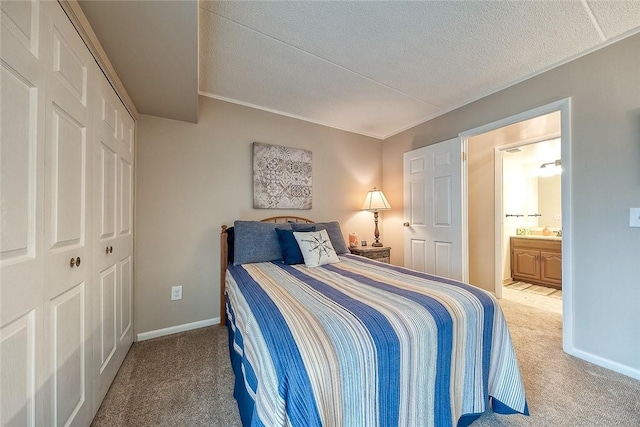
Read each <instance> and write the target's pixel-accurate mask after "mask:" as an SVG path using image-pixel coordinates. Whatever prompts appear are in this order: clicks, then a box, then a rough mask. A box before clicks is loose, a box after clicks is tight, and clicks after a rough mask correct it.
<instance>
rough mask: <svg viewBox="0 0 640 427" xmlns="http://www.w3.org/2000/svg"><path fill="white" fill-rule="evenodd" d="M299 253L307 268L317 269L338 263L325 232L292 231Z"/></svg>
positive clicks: (338, 260)
mask: <svg viewBox="0 0 640 427" xmlns="http://www.w3.org/2000/svg"><path fill="white" fill-rule="evenodd" d="M293 237H295V238H296V241H297V242H298V246H300V252H302V257H303V258H304V265H306V266H307V267H318V266H320V265H325V264H333V263H335V262H340V259H339V258H338V255H337V254H336V251H335V250H334V249H333V245H331V240H330V239H329V234H328V233H327V230H320V231H310V232H301V231H294V232H293Z"/></svg>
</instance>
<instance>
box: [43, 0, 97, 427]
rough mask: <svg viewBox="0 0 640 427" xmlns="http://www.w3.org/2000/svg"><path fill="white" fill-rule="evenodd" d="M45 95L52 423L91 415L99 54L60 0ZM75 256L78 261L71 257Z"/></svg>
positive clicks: (78, 421)
mask: <svg viewBox="0 0 640 427" xmlns="http://www.w3.org/2000/svg"><path fill="white" fill-rule="evenodd" d="M40 7H41V8H43V9H45V10H46V13H47V14H48V15H49V20H48V21H47V28H45V29H44V31H45V34H46V35H47V36H46V38H45V43H44V44H45V46H44V50H45V52H46V54H45V60H44V65H45V69H46V72H47V94H46V97H45V116H46V128H45V161H46V163H45V186H46V191H45V223H46V226H45V260H46V262H45V264H46V266H45V281H46V283H45V288H46V300H45V305H44V307H45V308H44V311H45V313H44V317H45V325H47V328H46V330H45V334H44V335H45V346H46V347H45V358H46V360H45V362H44V363H45V366H46V367H47V368H46V370H47V371H48V372H49V375H50V377H49V378H48V383H47V385H46V387H45V393H44V395H45V410H46V413H47V418H48V419H49V420H50V423H49V425H53V426H74V425H79V426H83V425H87V424H88V423H89V422H90V421H91V416H92V412H91V409H92V408H91V396H90V393H89V391H90V390H91V388H90V370H89V366H90V363H91V346H90V337H91V335H92V332H93V331H92V327H91V322H90V319H91V307H90V301H91V298H90V295H91V280H92V277H91V273H92V265H91V258H92V253H91V207H92V204H91V203H92V199H91V196H92V171H93V165H92V137H93V136H92V135H91V133H90V132H89V130H88V129H89V128H90V120H91V117H90V116H91V115H90V107H89V106H90V105H91V103H92V102H95V100H94V99H93V97H92V94H93V92H92V91H91V90H90V89H91V88H92V87H95V86H94V85H95V82H93V81H91V79H92V77H93V76H94V75H95V73H93V72H91V67H96V64H95V61H94V60H93V58H92V57H91V55H90V54H89V52H88V50H87V49H86V47H85V46H84V43H83V42H82V40H81V39H80V36H79V35H78V34H77V32H76V31H75V29H74V28H73V26H72V25H71V23H70V22H69V20H68V18H67V16H66V15H65V14H64V12H63V11H62V9H61V8H60V7H59V5H58V4H57V3H54V2H43V3H41V4H40ZM71 260H73V262H72V261H71Z"/></svg>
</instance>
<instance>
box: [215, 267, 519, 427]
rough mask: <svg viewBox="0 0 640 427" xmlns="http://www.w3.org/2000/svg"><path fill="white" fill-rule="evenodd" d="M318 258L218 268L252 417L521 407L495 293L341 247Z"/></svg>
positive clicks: (434, 415)
mask: <svg viewBox="0 0 640 427" xmlns="http://www.w3.org/2000/svg"><path fill="white" fill-rule="evenodd" d="M340 260H341V262H339V263H336V264H331V265H325V266H322V267H317V268H307V267H305V266H304V265H295V266H288V265H283V264H280V263H277V262H274V263H259V264H245V265H242V266H236V267H234V266H229V269H228V271H227V298H228V300H227V312H228V316H229V317H228V319H229V324H230V327H231V329H232V333H233V337H234V338H233V343H232V348H233V350H232V351H235V352H236V353H237V356H238V357H239V358H240V360H241V367H242V372H243V375H244V386H245V387H246V388H247V392H248V394H249V395H250V397H251V398H252V399H253V400H254V401H255V408H254V412H253V415H252V417H253V419H252V421H251V423H252V425H265V426H289V425H293V426H320V425H323V426H367V427H369V426H438V427H440V426H451V425H458V424H459V423H460V424H466V423H468V422H471V421H472V420H473V419H474V418H475V416H477V414H480V413H482V412H484V411H486V410H487V409H488V406H489V400H490V399H489V396H491V397H492V403H493V410H494V411H496V412H502V413H515V412H520V413H528V410H527V404H526V400H525V394H524V386H523V383H522V379H521V376H520V371H519V368H518V363H517V360H516V357H515V353H514V349H513V345H512V343H511V337H510V335H509V331H508V329H507V325H506V322H505V319H504V316H503V314H502V311H501V310H500V307H499V305H498V303H497V301H496V300H495V299H494V298H493V297H492V296H491V295H490V294H488V293H486V292H484V291H482V290H479V289H477V288H474V287H472V286H468V285H465V284H462V283H459V282H456V281H452V280H448V279H443V278H439V277H436V276H431V275H427V274H424V273H418V272H415V271H412V270H408V269H405V268H402V267H395V266H390V265H387V264H382V263H379V262H376V261H371V260H368V259H366V258H362V257H356V256H353V255H346V256H341V257H340Z"/></svg>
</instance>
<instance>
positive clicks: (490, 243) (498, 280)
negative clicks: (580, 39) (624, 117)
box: [460, 98, 573, 345]
mask: <svg viewBox="0 0 640 427" xmlns="http://www.w3.org/2000/svg"><path fill="white" fill-rule="evenodd" d="M570 104H571V102H570V99H569V98H567V99H564V100H560V101H557V102H554V103H551V104H548V105H545V106H542V107H538V108H536V109H533V110H530V111H527V112H524V113H521V114H517V115H515V116H512V117H508V118H505V119H502V120H498V121H496V122H493V123H489V124H487V125H483V126H480V127H477V128H475V129H471V130H469V131H466V132H463V133H461V134H460V137H461V138H462V144H463V150H464V152H465V153H466V154H467V158H468V161H467V162H466V163H465V165H464V166H463V203H464V206H463V217H464V218H463V223H464V224H466V229H465V230H464V231H463V232H464V235H463V244H466V245H467V248H466V252H467V253H468V258H467V260H468V265H467V269H468V275H467V277H468V278H469V282H471V283H473V284H474V285H477V286H479V287H481V288H484V289H486V290H489V291H492V292H494V293H495V294H496V296H497V297H498V298H501V297H502V279H503V276H502V269H503V262H502V256H501V255H500V254H501V253H502V252H499V253H498V254H496V253H497V251H498V248H497V247H498V246H500V248H499V249H500V251H501V250H502V247H501V246H502V244H501V242H502V228H501V227H502V218H501V216H502V209H501V206H500V208H499V209H498V208H496V199H497V198H496V196H495V195H496V194H501V191H502V189H501V182H502V181H501V180H500V185H498V181H497V180H496V179H495V177H496V173H497V171H498V167H497V165H498V163H497V162H496V161H495V157H496V156H497V154H496V152H497V150H496V148H497V147H501V148H503V149H504V148H508V147H509V145H511V146H517V145H527V144H531V143H535V142H540V141H543V140H548V139H552V138H560V143H561V148H560V151H561V162H562V175H561V193H562V195H561V212H562V216H561V220H560V222H561V228H562V235H563V237H562V249H561V253H562V264H563V266H564V268H563V269H562V274H561V276H562V312H563V315H562V316H563V342H564V343H565V345H570V344H571V335H572V330H573V328H572V319H571V315H570V313H571V311H572V307H571V305H572V304H571V295H572V292H571V288H572V276H573V275H572V270H571V266H572V253H573V249H572V246H571V220H570V219H571V204H570V200H571V193H570V189H571V132H570V131H571V129H570ZM531 120H533V122H530V121H531ZM527 122H529V123H528V124H531V123H537V130H534V127H527V126H524V124H527ZM554 122H555V123H554ZM495 131H499V132H496V133H494V134H493V135H491V134H492V133H493V132H495ZM554 161H555V159H554ZM474 163H477V164H476V165H474ZM476 166H477V167H476ZM499 170H500V173H501V168H500V169H499ZM496 187H499V188H496ZM496 235H497V236H500V237H499V238H496Z"/></svg>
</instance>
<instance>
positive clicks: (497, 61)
mask: <svg viewBox="0 0 640 427" xmlns="http://www.w3.org/2000/svg"><path fill="white" fill-rule="evenodd" d="M80 4H81V5H82V8H83V10H85V14H86V15H87V17H88V19H89V21H90V23H91V25H92V26H93V27H94V30H96V34H97V35H98V37H99V38H100V40H101V42H102V44H103V47H104V48H105V51H106V52H107V54H108V56H109V58H110V59H111V62H112V63H113V65H114V68H115V69H116V71H117V72H118V74H119V76H120V78H121V80H122V81H123V83H124V84H125V87H126V88H127V91H128V92H129V94H130V96H131V98H132V99H133V101H134V103H135V104H136V107H137V108H138V111H139V112H141V113H143V114H154V115H160V116H162V117H169V118H175V119H178V120H187V121H194V120H192V119H189V118H186V119H185V117H191V118H193V117H194V112H193V111H194V110H193V108H194V107H193V106H194V105H197V91H198V88H199V93H200V94H203V95H207V96H212V97H214V98H218V99H223V100H227V101H231V102H235V103H239V104H243V105H249V106H253V107H256V108H260V109H264V110H267V111H273V112H276V113H279V114H284V115H288V116H292V117H297V118H301V119H304V120H308V121H311V122H315V123H320V124H324V125H327V126H331V127H335V128H338V129H344V130H348V131H352V132H356V133H360V134H364V135H369V136H373V137H376V138H386V137H389V136H391V135H393V134H395V133H398V132H400V131H402V130H405V129H408V128H410V127H412V126H414V125H416V124H418V123H421V122H424V121H426V120H429V119H431V118H433V117H436V116H438V115H441V114H444V113H446V112H447V111H451V110H452V109H454V108H457V107H459V106H462V105H464V104H467V103H469V102H472V101H474V100H476V99H479V98H482V97H483V96H486V95H488V94H490V93H493V92H495V91H498V90H500V89H502V88H504V87H507V86H509V85H512V84H514V83H517V82H519V81H522V80H524V79H526V78H528V77H531V76H533V75H535V74H538V73H540V72H542V71H544V70H547V69H549V68H552V67H554V66H557V65H559V64H562V63H565V62H567V61H569V60H571V59H573V58H577V57H579V56H581V55H584V54H586V53H588V52H591V51H593V50H595V49H598V48H599V47H602V46H604V45H607V44H609V43H611V42H613V41H616V40H619V39H621V38H623V37H627V36H629V35H632V34H635V33H637V32H639V31H640V0H630V1H590V0H583V1H576V0H571V1H570V0H567V1H544V2H542V1H494V2H486V1H418V2H401V1H356V2H341V1H331V2H320V1H305V2H298V1H281V2H271V1H270V2H262V1H258V2H245V1H222V2H217V1H200V3H199V23H198V22H196V21H197V19H196V18H195V16H194V13H193V10H194V9H195V10H198V8H197V7H195V8H194V5H197V4H196V3H195V2H194V1H142V2H139V1H114V0H112V1H80ZM180 5H182V7H180ZM125 15H126V16H125ZM198 25H199V31H196V29H197V28H198ZM194 32H199V52H198V46H197V43H195V44H194V42H193V40H194V37H193V34H194ZM198 57H199V58H198ZM198 60H199V66H198V65H197V64H198ZM198 72H199V83H198V84H197V85H196V84H193V81H194V79H197V78H198ZM196 81H197V80H196ZM194 86H197V87H196V88H195V89H194V88H193V87H194ZM189 109H191V110H189Z"/></svg>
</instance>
